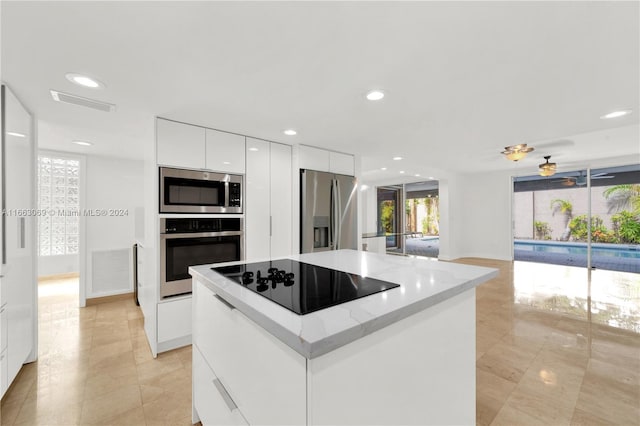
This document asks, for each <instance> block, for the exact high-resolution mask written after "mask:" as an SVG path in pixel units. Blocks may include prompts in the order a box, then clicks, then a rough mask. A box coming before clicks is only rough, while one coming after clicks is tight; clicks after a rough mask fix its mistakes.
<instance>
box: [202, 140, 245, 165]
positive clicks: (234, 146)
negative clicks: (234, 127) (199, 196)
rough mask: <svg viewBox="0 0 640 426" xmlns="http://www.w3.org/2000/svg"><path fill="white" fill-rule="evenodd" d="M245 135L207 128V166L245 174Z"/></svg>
mask: <svg viewBox="0 0 640 426" xmlns="http://www.w3.org/2000/svg"><path fill="white" fill-rule="evenodd" d="M244 145H245V138H244V136H240V135H234V134H233V133H226V132H220V131H218V130H212V129H206V168H207V169H209V170H216V171H221V172H229V173H238V174H244V163H245V154H244Z"/></svg>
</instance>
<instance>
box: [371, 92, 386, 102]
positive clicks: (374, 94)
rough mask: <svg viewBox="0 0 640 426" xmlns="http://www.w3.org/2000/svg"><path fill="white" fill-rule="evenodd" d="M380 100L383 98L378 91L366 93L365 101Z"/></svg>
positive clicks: (382, 94)
mask: <svg viewBox="0 0 640 426" xmlns="http://www.w3.org/2000/svg"><path fill="white" fill-rule="evenodd" d="M382 98H384V93H383V92H382V91H380V90H372V91H370V92H369V93H367V99H369V100H370V101H379V100H380V99H382Z"/></svg>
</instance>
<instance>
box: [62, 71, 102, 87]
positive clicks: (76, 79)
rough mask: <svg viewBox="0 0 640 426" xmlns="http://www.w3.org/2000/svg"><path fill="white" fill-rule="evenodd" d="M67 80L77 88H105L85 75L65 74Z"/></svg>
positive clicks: (99, 82)
mask: <svg viewBox="0 0 640 426" xmlns="http://www.w3.org/2000/svg"><path fill="white" fill-rule="evenodd" d="M65 77H67V80H69V81H70V82H72V83H73V84H77V85H78V86H83V87H89V88H90V89H101V88H103V87H105V85H104V83H103V82H101V81H98V80H96V79H94V78H91V77H87V76H86V75H82V74H76V73H74V72H70V73H67V74H65Z"/></svg>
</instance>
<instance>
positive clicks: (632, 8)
mask: <svg viewBox="0 0 640 426" xmlns="http://www.w3.org/2000/svg"><path fill="white" fill-rule="evenodd" d="M0 7H1V8H2V10H1V18H2V79H3V81H5V82H6V83H7V84H8V85H9V86H10V87H11V88H12V89H13V90H14V91H15V92H16V94H17V95H18V96H19V97H20V98H21V99H22V100H23V102H24V103H25V104H26V106H27V107H28V108H29V109H30V110H31V111H33V112H34V113H35V114H36V115H37V117H38V119H39V120H40V123H41V125H40V127H39V141H40V145H41V146H42V147H44V148H48V149H58V150H65V151H76V152H87V153H97V154H103V155H115V156H125V157H131V158H142V157H143V149H144V147H143V144H142V141H144V140H147V141H148V140H149V138H152V137H153V133H152V132H153V116H162V117H167V118H172V119H175V120H179V121H184V122H189V123H194V124H200V125H204V126H208V127H213V128H217V129H222V130H228V131H232V132H236V133H242V134H247V135H252V136H256V137H260V138H264V139H269V140H274V141H280V142H285V143H293V144H295V143H303V144H307V145H315V146H320V147H326V148H329V149H333V150H337V151H342V152H351V153H356V154H359V155H361V156H362V158H363V162H362V165H363V176H364V177H366V178H367V179H370V180H376V179H378V180H379V179H384V178H387V177H389V176H395V175H396V174H397V173H398V172H399V171H400V170H404V171H406V173H405V176H409V177H408V178H405V180H407V179H409V180H410V179H413V180H425V179H426V178H428V177H429V176H431V177H435V178H440V177H442V175H443V174H446V173H447V172H448V171H455V172H479V171H485V170H499V169H509V168H514V167H522V166H521V164H527V163H528V164H529V166H534V165H535V164H537V163H541V162H543V160H542V156H543V155H546V154H552V155H554V157H552V161H557V162H558V163H559V165H562V161H565V162H568V161H572V162H580V161H583V162H584V161H593V160H597V159H604V158H607V157H613V156H630V161H631V162H638V161H639V157H640V144H639V140H640V136H639V132H638V123H639V120H638V117H639V115H640V96H639V92H640V85H639V78H638V76H639V75H640V67H639V58H640V47H639V40H640V29H639V4H638V2H602V3H600V2H493V3H490V2H464V3H462V2H460V3H458V2H409V3H404V2H403V3H399V2H372V3H369V2H352V3H342V2H324V3H315V2H289V3H287V2H278V3H271V2H256V3H244V2H104V3H99V2H66V3H65V2H55V1H49V2H43V3H37V2H9V1H3V2H1V6H0ZM67 72H78V73H84V74H87V75H90V76H93V77H95V78H98V79H99V80H101V81H103V82H104V83H106V85H107V87H106V88H105V89H101V90H92V89H88V88H82V87H79V86H75V85H73V84H71V83H70V82H68V81H67V80H66V79H65V77H64V76H65V73H67ZM372 88H380V89H383V90H384V91H385V92H386V95H387V96H386V97H385V98H384V99H383V100H382V101H379V102H370V101H366V100H365V99H364V94H365V93H366V92H367V91H368V90H369V89H372ZM49 89H56V90H60V91H64V92H69V93H73V94H77V95H80V96H85V97H89V98H93V99H99V100H102V101H106V102H110V103H114V104H116V105H117V111H116V112H115V113H104V112H99V111H94V110H89V109H83V108H81V107H77V106H73V105H64V104H59V103H55V102H53V101H52V99H51V96H50V94H49ZM617 109H633V110H634V112H633V114H632V115H630V116H627V117H622V118H618V119H613V120H601V119H600V118H599V117H600V116H601V115H603V114H605V113H608V112H610V111H613V110H617ZM286 128H295V129H297V130H298V135H297V136H294V137H287V136H284V135H283V134H282V130H284V129H286ZM594 132H595V133H594ZM73 139H83V140H90V141H92V142H93V143H94V146H93V147H91V148H80V147H76V146H75V145H72V144H71V143H70V141H71V140H73ZM559 140H560V142H558V141H559ZM521 142H526V143H529V144H531V145H533V146H535V147H537V148H538V149H536V151H535V152H534V153H532V154H531V155H530V156H529V157H528V158H527V159H525V160H524V161H522V162H521V163H520V164H518V165H514V163H511V162H509V161H506V160H504V159H503V158H501V156H500V154H499V151H501V149H502V148H503V147H504V146H506V145H512V144H517V143H521ZM396 155H399V156H403V157H404V158H405V159H404V160H402V161H393V160H391V157H393V156H396ZM381 167H387V168H388V170H387V171H385V172H383V171H381V170H380V168H381ZM534 169H535V167H534ZM414 174H420V175H421V177H419V178H416V177H413V175H414ZM397 176H398V177H400V175H399V174H398V175H397Z"/></svg>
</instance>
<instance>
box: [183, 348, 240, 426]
mask: <svg viewBox="0 0 640 426" xmlns="http://www.w3.org/2000/svg"><path fill="white" fill-rule="evenodd" d="M193 407H194V408H195V410H196V412H197V413H198V417H199V418H200V421H201V422H202V424H203V425H205V426H207V425H247V424H248V423H247V422H246V421H245V419H244V417H242V414H241V413H240V410H239V409H238V407H237V406H236V405H235V403H234V402H233V400H232V399H230V397H229V395H228V394H227V393H226V391H225V389H224V386H223V385H222V384H221V382H220V381H219V380H218V378H217V377H216V376H215V374H214V373H213V371H212V370H211V368H209V365H208V364H207V363H206V361H205V360H204V358H203V357H202V355H201V354H200V350H199V349H198V347H197V345H196V346H194V347H193Z"/></svg>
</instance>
